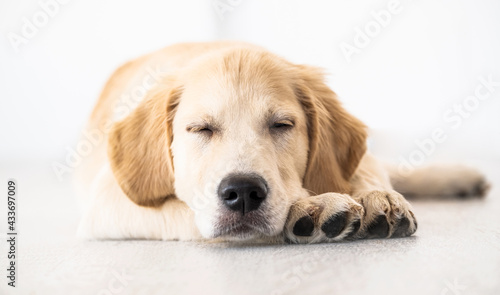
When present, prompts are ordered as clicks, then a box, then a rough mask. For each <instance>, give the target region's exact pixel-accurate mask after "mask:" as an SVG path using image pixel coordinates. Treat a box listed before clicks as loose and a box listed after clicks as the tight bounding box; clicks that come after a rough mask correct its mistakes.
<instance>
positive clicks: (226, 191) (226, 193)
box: [218, 174, 267, 214]
mask: <svg viewBox="0 0 500 295" xmlns="http://www.w3.org/2000/svg"><path fill="white" fill-rule="evenodd" d="M218 193H219V198H221V199H222V202H223V203H224V205H226V207H228V208H229V209H231V210H233V211H240V212H242V213H243V214H245V213H248V212H250V211H253V210H256V209H257V208H259V206H260V204H261V203H262V201H264V199H265V198H266V197H267V186H266V182H265V181H264V179H262V177H259V176H256V175H248V174H237V175H230V176H227V177H225V178H224V179H222V181H221V183H220V185H219V190H218Z"/></svg>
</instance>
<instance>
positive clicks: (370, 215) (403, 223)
mask: <svg viewBox="0 0 500 295" xmlns="http://www.w3.org/2000/svg"><path fill="white" fill-rule="evenodd" d="M354 199H355V200H356V201H358V202H359V203H360V204H361V205H362V206H363V208H364V209H365V215H364V218H363V223H362V224H361V229H360V230H359V232H358V233H357V234H356V238H390V237H407V236H411V235H412V234H413V233H414V232H415V231H416V230H417V219H416V218H415V215H414V214H413V212H412V211H411V205H410V203H408V201H406V200H405V198H404V197H403V196H402V195H401V194H399V193H397V192H395V191H368V192H362V193H358V194H356V195H355V197H354Z"/></svg>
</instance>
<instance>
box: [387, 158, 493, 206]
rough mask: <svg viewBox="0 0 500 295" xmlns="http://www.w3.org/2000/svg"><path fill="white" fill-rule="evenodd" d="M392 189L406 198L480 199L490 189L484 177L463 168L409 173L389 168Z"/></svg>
mask: <svg viewBox="0 0 500 295" xmlns="http://www.w3.org/2000/svg"><path fill="white" fill-rule="evenodd" d="M387 168H388V171H389V175H390V178H391V183H392V185H393V187H394V189H395V190H396V191H397V192H399V193H401V194H403V195H404V196H405V197H408V198H419V199H421V198H433V199H437V198H439V199H449V198H482V197H484V196H485V195H486V194H487V193H488V190H489V188H490V185H489V183H488V181H487V180H486V178H485V176H484V175H483V174H482V173H481V172H479V171H478V170H476V169H474V168H470V167H467V166H462V165H437V164H434V165H429V166H425V167H421V168H416V169H413V170H411V171H404V172H403V171H398V169H397V168H396V167H395V166H388V167H387Z"/></svg>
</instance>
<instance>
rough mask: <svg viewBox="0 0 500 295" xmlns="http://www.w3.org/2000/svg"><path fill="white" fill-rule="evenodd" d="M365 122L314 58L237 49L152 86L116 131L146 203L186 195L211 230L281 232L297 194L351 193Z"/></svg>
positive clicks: (114, 158)
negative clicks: (303, 61) (294, 60)
mask: <svg viewBox="0 0 500 295" xmlns="http://www.w3.org/2000/svg"><path fill="white" fill-rule="evenodd" d="M365 138H366V134H365V130H364V125H363V124H362V123H361V122H360V121H358V120H357V119H355V118H354V117H352V116H351V115H350V114H348V113H347V112H346V111H345V110H344V108H342V106H341V105H340V103H339V102H338V100H337V98H336V96H335V94H334V93H333V92H332V91H331V90H330V89H329V88H328V87H327V86H326V85H325V83H324V82H323V75H322V73H321V72H320V71H318V70H317V69H315V68H312V67H308V66H301V65H294V64H291V63H289V62H287V61H285V60H283V59H281V58H278V57H276V56H274V55H272V54H270V53H268V52H265V51H261V50H256V49H255V50H249V49H232V50H228V51H227V52H224V53H219V54H217V55H214V56H209V57H206V58H203V59H200V60H198V61H196V62H193V63H192V64H191V66H190V67H189V68H186V69H185V71H183V72H182V73H180V74H179V75H177V76H175V77H169V78H166V79H165V81H164V82H163V83H162V84H161V85H160V86H159V87H157V88H156V89H155V90H153V91H151V92H150V93H149V94H148V95H147V97H146V98H145V99H144V101H142V102H141V104H140V105H139V106H138V107H137V108H136V109H135V110H134V111H133V113H131V114H130V115H129V116H128V117H127V118H125V119H124V120H123V121H121V122H118V123H117V124H115V126H114V128H113V129H112V131H111V133H110V138H109V158H110V162H111V166H112V169H113V172H114V175H115V178H116V179H117V181H118V183H119V184H120V186H121V188H122V190H123V191H124V192H125V194H126V195H127V196H128V197H129V198H130V199H131V200H132V201H134V202H135V203H137V204H138V205H141V206H161V205H162V204H163V203H164V201H165V200H166V199H167V198H174V197H177V198H179V199H181V200H183V201H184V202H185V203H187V205H188V206H189V207H190V208H191V209H192V210H193V211H194V212H195V219H196V224H197V226H198V228H199V230H200V232H201V234H202V235H203V236H205V237H207V238H214V237H219V236H221V237H225V238H240V239H242V238H253V237H258V236H262V235H265V236H273V235H276V234H279V233H280V232H281V231H282V229H283V226H284V223H285V221H286V218H287V214H288V211H289V208H290V206H291V204H292V203H294V202H295V201H297V200H298V199H300V198H304V197H307V196H308V195H311V194H321V193H325V192H341V193H349V190H350V187H349V179H350V177H351V176H352V174H353V173H354V170H355V169H356V167H357V165H358V163H359V160H360V158H361V157H362V155H363V154H364V152H365Z"/></svg>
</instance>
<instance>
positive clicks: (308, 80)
mask: <svg viewBox="0 0 500 295" xmlns="http://www.w3.org/2000/svg"><path fill="white" fill-rule="evenodd" d="M298 71H299V79H298V81H297V85H296V94H297V96H298V98H299V101H300V102H301V103H302V106H303V108H304V110H305V113H306V116H307V120H308V122H307V127H308V136H309V156H308V164H307V169H306V174H305V176H304V180H303V183H304V188H306V189H308V190H310V191H312V192H314V193H316V194H322V193H326V192H339V193H350V185H349V180H350V179H351V176H352V175H353V173H354V171H355V170H356V168H357V167H358V164H359V161H360V160H361V157H362V156H363V155H364V153H365V152H366V130H365V128H366V127H365V125H364V124H363V123H362V122H361V121H359V120H358V119H357V118H355V117H354V116H352V115H350V114H349V113H348V112H347V111H346V110H345V109H344V108H343V107H342V105H341V104H340V102H339V101H338V99H337V96H336V94H335V93H334V92H333V91H332V90H331V89H330V88H329V87H328V86H327V85H326V84H325V83H324V77H323V73H322V72H321V71H320V70H318V69H316V68H313V67H308V66H298Z"/></svg>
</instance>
